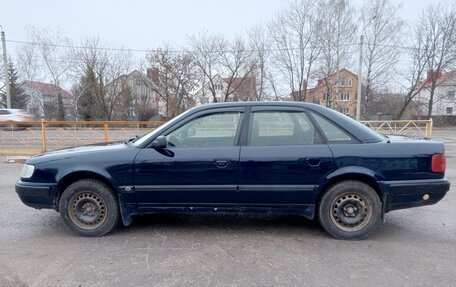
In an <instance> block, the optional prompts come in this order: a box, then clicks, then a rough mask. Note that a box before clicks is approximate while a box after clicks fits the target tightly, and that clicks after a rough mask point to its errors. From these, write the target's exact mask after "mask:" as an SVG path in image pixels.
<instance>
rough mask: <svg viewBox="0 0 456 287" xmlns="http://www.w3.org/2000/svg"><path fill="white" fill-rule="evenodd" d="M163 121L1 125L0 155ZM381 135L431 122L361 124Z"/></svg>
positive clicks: (131, 131)
mask: <svg viewBox="0 0 456 287" xmlns="http://www.w3.org/2000/svg"><path fill="white" fill-rule="evenodd" d="M163 123H164V122H162V121H147V122H141V121H123V122H122V121H95V122H81V121H32V122H21V123H14V122H3V123H0V154H7V155H13V154H18V155H32V154H37V153H40V152H44V151H50V150H56V149H60V148H66V147H72V146H79V145H86V144H93V143H100V142H110V141H123V140H126V139H128V138H130V137H132V136H136V135H142V134H145V133H147V132H149V131H151V130H154V129H155V128H157V127H158V126H160V125H162V124H163ZM361 123H362V124H364V125H366V126H367V127H369V128H371V129H373V130H375V131H377V132H379V133H384V134H399V135H406V136H411V137H426V138H431V137H432V119H431V120H417V121H362V122H361Z"/></svg>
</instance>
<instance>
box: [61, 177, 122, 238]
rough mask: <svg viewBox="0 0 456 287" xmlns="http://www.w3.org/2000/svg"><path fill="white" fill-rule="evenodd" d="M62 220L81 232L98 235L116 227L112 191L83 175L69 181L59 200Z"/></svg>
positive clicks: (77, 232)
mask: <svg viewBox="0 0 456 287" xmlns="http://www.w3.org/2000/svg"><path fill="white" fill-rule="evenodd" d="M59 210H60V214H61V216H62V218H63V221H64V222H65V224H66V225H67V226H68V227H69V228H70V229H71V230H72V231H73V232H75V233H76V234H78V235H82V236H102V235H105V234H106V233H108V232H110V231H111V230H112V229H113V228H114V227H116V225H117V223H118V221H119V208H118V205H117V200H116V198H115V196H114V194H113V192H112V191H111V190H110V189H109V187H107V186H106V185H105V184H103V183H102V182H99V181H97V180H92V179H84V180H79V181H76V182H75V183H73V184H71V185H70V186H69V187H68V188H67V189H65V191H64V192H63V194H62V196H61V198H60V202H59Z"/></svg>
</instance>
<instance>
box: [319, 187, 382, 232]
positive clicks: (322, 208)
mask: <svg viewBox="0 0 456 287" xmlns="http://www.w3.org/2000/svg"><path fill="white" fill-rule="evenodd" d="M381 210H382V203H381V201H380V198H379V197H378V195H377V193H376V192H375V190H374V189H373V188H372V187H370V186H369V185H367V184H365V183H363V182H359V181H354V180H348V181H343V182H340V183H337V184H335V185H333V186H332V187H330V188H329V189H328V190H327V191H326V192H325V194H324V195H323V196H322V198H321V200H320V204H319V212H318V217H319V220H320V224H321V225H322V227H323V228H324V229H325V230H326V232H328V233H329V234H330V235H331V236H333V237H335V238H337V239H346V240H359V239H364V238H366V237H368V236H369V235H370V234H371V233H372V232H374V231H375V230H376V229H377V227H378V226H379V225H380V223H381Z"/></svg>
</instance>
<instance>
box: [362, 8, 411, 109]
mask: <svg viewBox="0 0 456 287" xmlns="http://www.w3.org/2000/svg"><path fill="white" fill-rule="evenodd" d="M361 23H362V25H363V27H364V30H363V31H362V33H363V34H364V36H365V39H366V43H365V45H364V51H363V53H364V55H365V56H364V65H365V67H366V76H365V78H364V79H362V77H361V75H360V78H361V79H362V80H364V82H365V88H364V92H363V97H364V99H363V102H364V116H365V117H369V115H367V114H366V112H367V111H368V110H369V101H370V98H371V97H372V93H373V92H374V91H375V90H376V89H378V88H379V87H383V86H385V85H386V84H387V83H388V82H389V81H391V79H392V77H393V71H394V67H395V64H396V63H397V60H398V57H399V56H400V52H401V50H400V47H399V46H400V44H401V43H400V39H401V37H400V35H401V33H402V28H403V25H404V23H403V21H402V20H401V19H400V17H399V14H398V9H397V7H395V6H393V5H392V4H391V3H390V1H389V0H366V2H365V3H364V6H363V7H362V13H361Z"/></svg>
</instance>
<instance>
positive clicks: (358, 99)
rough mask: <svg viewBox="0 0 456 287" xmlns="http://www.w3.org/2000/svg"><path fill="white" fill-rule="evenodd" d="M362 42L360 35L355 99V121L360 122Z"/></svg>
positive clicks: (362, 38) (362, 37)
mask: <svg viewBox="0 0 456 287" xmlns="http://www.w3.org/2000/svg"><path fill="white" fill-rule="evenodd" d="M363 41H364V36H363V35H361V37H360V44H359V67H358V97H357V99H356V120H357V121H359V120H361V98H362V91H361V79H362V73H363Z"/></svg>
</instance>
